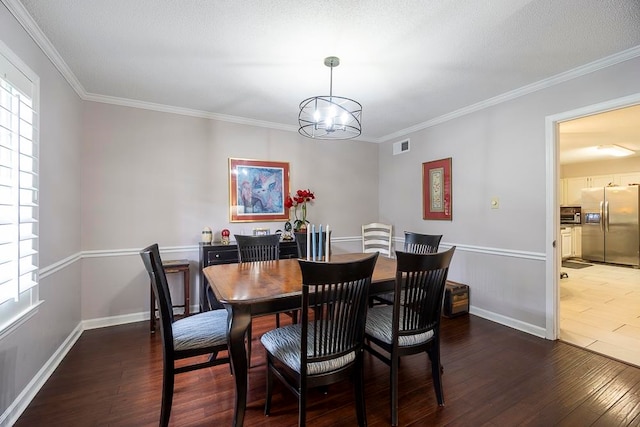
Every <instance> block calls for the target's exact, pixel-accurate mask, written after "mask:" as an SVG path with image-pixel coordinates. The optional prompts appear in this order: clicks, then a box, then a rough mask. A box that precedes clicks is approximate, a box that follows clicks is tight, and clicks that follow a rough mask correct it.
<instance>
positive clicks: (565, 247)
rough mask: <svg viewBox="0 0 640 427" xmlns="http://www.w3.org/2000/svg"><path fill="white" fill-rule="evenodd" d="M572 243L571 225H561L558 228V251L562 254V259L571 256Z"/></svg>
mask: <svg viewBox="0 0 640 427" xmlns="http://www.w3.org/2000/svg"><path fill="white" fill-rule="evenodd" d="M572 243H573V242H572V238H571V227H562V228H561V229H560V253H561V254H562V259H565V258H569V257H571V253H572V252H573V248H572Z"/></svg>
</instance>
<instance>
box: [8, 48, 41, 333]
mask: <svg viewBox="0 0 640 427" xmlns="http://www.w3.org/2000/svg"><path fill="white" fill-rule="evenodd" d="M3 47H4V46H0V327H1V326H2V325H3V324H4V323H5V322H7V321H9V320H11V319H12V317H14V316H15V315H16V314H18V313H19V312H21V311H23V310H25V309H27V308H28V307H29V306H30V305H32V304H34V303H35V302H37V300H38V296H37V286H36V285H37V284H38V186H39V180H38V154H39V150H38V143H37V123H38V120H37V115H36V111H35V108H34V102H33V100H34V91H35V88H34V84H33V83H32V80H31V79H30V78H29V77H27V76H26V75H25V74H23V73H22V72H21V71H20V70H19V69H18V68H17V67H16V66H15V65H14V63H15V62H16V61H15V58H13V61H10V60H9V59H8V58H7V57H6V56H5V55H4V54H6V53H8V52H7V50H6V49H2V48H3ZM29 73H30V71H29Z"/></svg>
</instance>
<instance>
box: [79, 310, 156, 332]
mask: <svg viewBox="0 0 640 427" xmlns="http://www.w3.org/2000/svg"><path fill="white" fill-rule="evenodd" d="M143 320H149V312H148V311H143V312H140V313H131V314H123V315H120V316H111V317H100V318H97V319H89V320H83V321H82V328H83V329H84V330H89V329H98V328H106V327H109V326H117V325H124V324H127V323H135V322H142V321H143Z"/></svg>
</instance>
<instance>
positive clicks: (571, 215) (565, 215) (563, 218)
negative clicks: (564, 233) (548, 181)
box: [560, 206, 582, 224]
mask: <svg viewBox="0 0 640 427" xmlns="http://www.w3.org/2000/svg"><path fill="white" fill-rule="evenodd" d="M581 220H582V208H581V207H580V206H560V224H580V223H581Z"/></svg>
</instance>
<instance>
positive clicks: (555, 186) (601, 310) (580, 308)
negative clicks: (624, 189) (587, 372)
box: [546, 94, 640, 365]
mask: <svg viewBox="0 0 640 427" xmlns="http://www.w3.org/2000/svg"><path fill="white" fill-rule="evenodd" d="M637 104H640V94H637V95H634V96H630V97H625V98H621V99H618V100H614V101H610V102H607V103H602V104H596V105H592V106H589V107H585V108H582V109H579V110H573V111H568V112H566V113H562V114H559V115H555V116H551V117H548V118H547V155H548V163H547V164H548V170H547V194H549V195H553V197H551V198H549V200H550V202H551V203H548V204H547V209H548V210H547V228H548V229H549V230H552V233H549V234H550V236H549V237H548V238H549V240H550V242H549V246H548V248H549V249H548V250H547V263H546V264H547V268H546V271H547V314H548V316H547V338H550V339H560V340H563V341H566V342H569V343H571V344H574V345H577V346H580V347H583V348H587V349H590V350H593V351H595V352H599V353H602V354H606V355H607V356H610V357H612V358H615V359H619V360H624V361H627V362H629V363H633V364H635V365H640V356H638V355H636V353H637V351H635V352H627V353H626V354H625V351H624V348H625V346H627V348H629V347H631V346H633V345H635V347H634V348H638V346H637V344H638V343H640V321H639V319H638V318H637V317H638V316H640V313H638V314H637V316H636V317H635V318H633V317H632V318H631V320H629V321H626V320H622V319H618V318H619V317H620V316H619V315H621V314H622V313H623V312H625V307H623V306H618V307H617V308H616V304H617V302H616V300H617V301H622V302H620V304H622V305H624V304H625V303H631V304H633V300H631V299H630V298H628V297H627V298H625V297H624V293H625V292H627V293H629V292H631V293H633V292H634V291H635V288H630V289H627V290H626V291H625V281H627V280H630V281H631V282H632V283H634V284H637V283H640V270H638V269H631V268H627V267H615V266H606V265H597V264H591V265H592V266H593V267H592V266H590V267H588V268H585V269H584V270H582V269H575V270H574V269H566V268H562V267H561V265H562V259H561V254H560V250H559V247H555V246H554V245H555V244H556V242H560V223H559V218H558V216H559V215H558V214H557V212H559V206H560V204H561V199H560V189H559V183H560V178H561V174H560V170H561V163H560V159H561V158H566V152H567V146H564V147H563V139H562V136H561V134H560V125H561V124H563V123H567V122H570V121H574V120H575V119H580V118H583V117H598V116H599V115H601V114H602V113H606V112H610V111H613V110H618V109H624V108H625V107H630V106H633V105H637ZM638 110H640V108H638ZM636 123H638V121H636ZM638 143H640V142H638ZM586 145H588V144H585V146H586ZM569 148H571V149H572V150H575V149H579V148H580V147H577V148H576V147H575V146H573V145H571V144H569ZM585 161H589V160H585ZM591 161H593V160H591ZM561 272H567V274H568V275H569V278H568V279H561V278H560V277H561V276H560V274H561ZM619 278H621V279H619ZM620 292H622V294H623V297H622V298H620V297H619V296H620V295H619V294H620ZM607 295H609V297H607ZM591 297H593V298H591ZM598 297H601V298H600V299H599V298H598ZM606 310H610V311H608V312H607V311H606ZM599 316H600V318H599V319H598V317H599ZM563 319H564V324H563ZM615 319H618V320H615ZM618 323H619V324H618ZM604 325H606V327H603V326H604ZM580 328H582V329H580ZM607 328H609V329H610V330H608V329H607ZM587 331H588V332H589V333H587ZM598 332H601V334H600V335H598V334H597V333H598ZM589 335H591V336H589ZM595 335H598V336H595ZM611 343H614V344H616V345H615V346H610V345H609V344H611ZM631 354H633V356H631ZM634 356H635V358H634ZM625 359H626V360H625Z"/></svg>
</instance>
